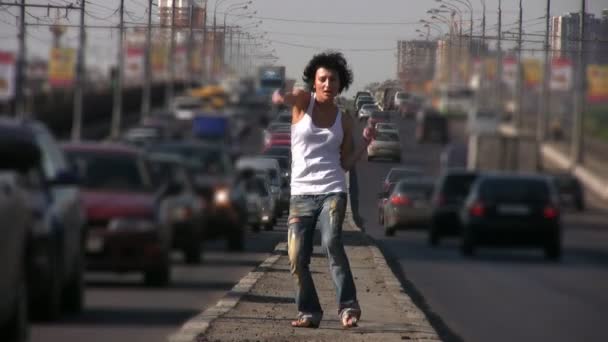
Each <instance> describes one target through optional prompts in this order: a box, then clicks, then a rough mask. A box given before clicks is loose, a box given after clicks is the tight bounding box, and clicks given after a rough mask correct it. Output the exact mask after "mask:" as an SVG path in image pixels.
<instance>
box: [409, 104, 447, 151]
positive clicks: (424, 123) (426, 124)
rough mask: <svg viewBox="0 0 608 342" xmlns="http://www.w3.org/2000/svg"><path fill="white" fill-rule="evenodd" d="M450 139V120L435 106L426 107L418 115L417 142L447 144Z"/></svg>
mask: <svg viewBox="0 0 608 342" xmlns="http://www.w3.org/2000/svg"><path fill="white" fill-rule="evenodd" d="M448 140H449V127H448V120H447V119H446V117H445V116H443V115H441V114H440V113H439V112H437V111H436V110H435V109H433V108H425V109H422V110H420V111H419V112H418V114H417V117H416V142H418V143H424V142H429V141H432V142H437V143H442V144H446V143H447V142H448Z"/></svg>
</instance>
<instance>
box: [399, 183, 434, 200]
mask: <svg viewBox="0 0 608 342" xmlns="http://www.w3.org/2000/svg"><path fill="white" fill-rule="evenodd" d="M395 192H401V193H407V194H413V195H414V194H415V195H419V196H423V197H426V198H430V197H431V194H432V193H433V184H432V183H414V182H399V183H398V185H397V187H396V188H395Z"/></svg>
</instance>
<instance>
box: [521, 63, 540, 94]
mask: <svg viewBox="0 0 608 342" xmlns="http://www.w3.org/2000/svg"><path fill="white" fill-rule="evenodd" d="M522 66H523V68H524V82H525V85H526V87H528V88H534V87H537V86H539V85H540V81H541V80H542V76H543V67H542V64H541V62H540V60H539V59H535V58H526V59H524V60H522Z"/></svg>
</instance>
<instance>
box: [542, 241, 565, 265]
mask: <svg viewBox="0 0 608 342" xmlns="http://www.w3.org/2000/svg"><path fill="white" fill-rule="evenodd" d="M561 257H562V245H561V241H560V239H559V238H551V239H550V240H549V241H547V242H546V244H545V258H547V259H548V260H552V261H559V260H560V259H561Z"/></svg>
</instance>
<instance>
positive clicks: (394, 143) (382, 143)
mask: <svg viewBox="0 0 608 342" xmlns="http://www.w3.org/2000/svg"><path fill="white" fill-rule="evenodd" d="M377 157H381V158H390V159H392V160H394V161H396V162H401V143H400V141H399V135H397V134H395V133H389V132H377V133H376V137H375V138H374V139H373V140H372V142H371V143H370V144H369V145H368V146H367V160H368V161H371V160H372V159H375V158H377Z"/></svg>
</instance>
